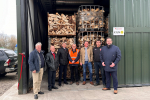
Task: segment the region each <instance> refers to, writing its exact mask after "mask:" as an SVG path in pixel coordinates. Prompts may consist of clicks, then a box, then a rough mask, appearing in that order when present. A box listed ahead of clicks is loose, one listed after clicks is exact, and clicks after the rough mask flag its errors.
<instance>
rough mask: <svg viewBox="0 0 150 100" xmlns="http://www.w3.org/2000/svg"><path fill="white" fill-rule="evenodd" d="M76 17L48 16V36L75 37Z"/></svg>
mask: <svg viewBox="0 0 150 100" xmlns="http://www.w3.org/2000/svg"><path fill="white" fill-rule="evenodd" d="M75 34H76V16H75V15H72V16H68V15H64V14H61V15H59V14H58V13H56V14H48V35H75Z"/></svg>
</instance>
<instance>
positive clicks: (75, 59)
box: [68, 44, 80, 85]
mask: <svg viewBox="0 0 150 100" xmlns="http://www.w3.org/2000/svg"><path fill="white" fill-rule="evenodd" d="M68 59H69V65H70V70H71V82H70V85H72V84H73V82H74V81H76V85H79V82H78V81H79V76H78V66H79V59H80V50H79V49H76V44H73V45H72V49H70V50H69V55H68ZM74 72H75V78H74Z"/></svg>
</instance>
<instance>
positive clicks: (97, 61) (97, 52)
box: [93, 40, 106, 87]
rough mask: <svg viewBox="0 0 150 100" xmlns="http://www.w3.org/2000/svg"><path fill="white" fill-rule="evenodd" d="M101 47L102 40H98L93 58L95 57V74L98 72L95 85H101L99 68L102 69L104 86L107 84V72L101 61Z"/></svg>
mask: <svg viewBox="0 0 150 100" xmlns="http://www.w3.org/2000/svg"><path fill="white" fill-rule="evenodd" d="M101 49H102V46H101V41H100V40H97V41H96V46H95V47H94V48H93V59H94V67H95V74H96V83H95V84H94V86H98V85H100V82H99V69H100V71H101V76H102V81H103V86H104V87H105V86H106V80H105V73H104V68H103V66H102V63H101V61H100V52H101Z"/></svg>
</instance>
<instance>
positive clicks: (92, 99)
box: [0, 77, 150, 100]
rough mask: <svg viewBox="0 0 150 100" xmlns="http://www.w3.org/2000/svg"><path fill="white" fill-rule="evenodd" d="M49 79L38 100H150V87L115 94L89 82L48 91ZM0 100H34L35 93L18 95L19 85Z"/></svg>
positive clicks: (13, 87)
mask: <svg viewBox="0 0 150 100" xmlns="http://www.w3.org/2000/svg"><path fill="white" fill-rule="evenodd" d="M47 85H48V83H47V78H46V77H44V79H43V82H42V86H41V90H42V91H43V92H44V93H45V94H44V95H38V96H39V99H38V100H150V86H145V87H130V88H118V94H113V88H112V89H111V90H109V91H103V90H102V87H103V86H102V85H99V86H96V87H95V86H92V85H90V83H89V82H87V84H86V85H82V83H81V82H80V85H79V86H77V85H76V84H75V83H74V84H73V85H62V86H61V87H59V86H58V85H57V83H56V86H58V87H59V89H58V90H52V91H48V88H47ZM0 100H34V95H33V92H32V91H31V92H30V93H28V94H24V95H18V90H17V83H16V84H14V85H13V86H12V87H11V88H10V89H9V90H8V91H6V92H5V93H4V94H3V95H2V96H1V97H0Z"/></svg>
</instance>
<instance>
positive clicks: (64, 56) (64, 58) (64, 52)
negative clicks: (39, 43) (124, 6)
mask: <svg viewBox="0 0 150 100" xmlns="http://www.w3.org/2000/svg"><path fill="white" fill-rule="evenodd" d="M68 54H69V53H68V49H67V48H65V49H64V48H59V49H58V52H57V55H58V57H59V64H60V65H68V63H69V60H68Z"/></svg>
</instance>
